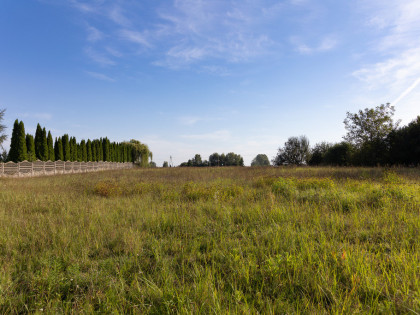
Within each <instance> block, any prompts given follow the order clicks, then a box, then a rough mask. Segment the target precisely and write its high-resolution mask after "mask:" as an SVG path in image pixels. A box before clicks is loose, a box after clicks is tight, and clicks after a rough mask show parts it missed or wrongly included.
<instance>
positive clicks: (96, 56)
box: [85, 47, 115, 66]
mask: <svg viewBox="0 0 420 315" xmlns="http://www.w3.org/2000/svg"><path fill="white" fill-rule="evenodd" d="M85 53H86V55H88V56H89V58H90V59H91V60H93V61H94V62H96V63H98V64H100V65H102V66H112V65H115V61H113V60H112V59H111V58H110V57H109V56H107V55H106V54H105V53H104V52H98V51H96V50H95V49H94V48H92V47H87V48H86V49H85Z"/></svg>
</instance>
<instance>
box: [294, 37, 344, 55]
mask: <svg viewBox="0 0 420 315" xmlns="http://www.w3.org/2000/svg"><path fill="white" fill-rule="evenodd" d="M290 41H291V42H292V44H294V45H295V49H296V51H298V52H299V53H300V54H302V55H311V54H315V53H321V52H326V51H330V50H333V49H334V48H335V47H336V46H337V44H338V41H337V40H336V39H335V38H334V37H333V36H326V37H325V38H323V39H322V40H321V41H320V42H319V43H318V44H317V45H315V46H309V45H308V44H305V43H303V41H302V40H301V39H300V38H299V37H296V36H294V37H292V38H291V40H290Z"/></svg>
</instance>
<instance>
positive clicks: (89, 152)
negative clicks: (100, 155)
mask: <svg viewBox="0 0 420 315" xmlns="http://www.w3.org/2000/svg"><path fill="white" fill-rule="evenodd" d="M86 159H87V161H88V162H91V161H92V141H90V139H88V141H87V142H86Z"/></svg>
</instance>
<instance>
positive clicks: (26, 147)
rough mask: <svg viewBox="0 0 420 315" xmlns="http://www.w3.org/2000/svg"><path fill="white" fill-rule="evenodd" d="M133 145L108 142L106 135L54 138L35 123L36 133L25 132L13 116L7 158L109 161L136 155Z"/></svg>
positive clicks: (124, 160) (17, 159)
mask: <svg viewBox="0 0 420 315" xmlns="http://www.w3.org/2000/svg"><path fill="white" fill-rule="evenodd" d="M134 151H135V147H134V146H133V145H132V144H131V143H130V142H122V143H116V142H110V141H109V139H108V138H100V139H95V140H90V139H88V140H87V141H85V140H82V141H80V142H79V143H78V142H77V141H76V138H75V137H69V135H68V134H65V135H63V136H62V137H58V138H55V141H54V142H53V137H52V135H51V132H50V131H48V134H47V131H46V129H45V127H44V128H41V126H40V124H38V125H37V128H36V132H35V137H33V136H32V135H31V134H25V126H24V124H23V122H22V121H19V120H18V119H16V121H15V123H14V125H13V132H12V139H11V143H10V151H9V155H8V161H13V162H21V161H25V160H27V161H30V162H31V161H36V160H41V161H48V160H49V161H58V160H61V161H79V162H94V161H110V162H133V161H134V160H135V159H136V152H134Z"/></svg>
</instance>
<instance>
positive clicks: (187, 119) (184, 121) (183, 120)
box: [178, 116, 202, 126]
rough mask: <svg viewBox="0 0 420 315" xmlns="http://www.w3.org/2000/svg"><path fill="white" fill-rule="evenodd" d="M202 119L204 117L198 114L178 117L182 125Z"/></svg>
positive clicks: (189, 124)
mask: <svg viewBox="0 0 420 315" xmlns="http://www.w3.org/2000/svg"><path fill="white" fill-rule="evenodd" d="M200 120H202V118H200V117H197V116H183V117H179V118H178V121H179V122H180V123H181V124H182V125H186V126H191V125H195V124H196V123H197V122H199V121H200Z"/></svg>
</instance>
